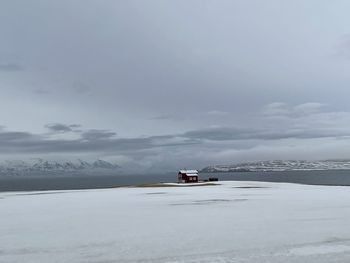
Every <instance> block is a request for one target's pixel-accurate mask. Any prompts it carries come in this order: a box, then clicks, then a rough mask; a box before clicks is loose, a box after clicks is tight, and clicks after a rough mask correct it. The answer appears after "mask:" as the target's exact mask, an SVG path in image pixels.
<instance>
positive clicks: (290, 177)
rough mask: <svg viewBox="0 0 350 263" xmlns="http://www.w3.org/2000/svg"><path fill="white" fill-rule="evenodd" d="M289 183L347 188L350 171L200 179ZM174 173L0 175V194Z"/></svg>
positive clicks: (165, 177) (171, 177)
mask: <svg viewBox="0 0 350 263" xmlns="http://www.w3.org/2000/svg"><path fill="white" fill-rule="evenodd" d="M208 177H218V178H219V180H237V181H263V182H289V183H300V184H314V185H344V186H346V185H350V171H344V170H341V171H334V170H333V171H284V172H235V173H201V174H200V179H202V180H204V179H207V178H208ZM176 179H177V173H176V172H174V173H165V174H148V175H115V176H111V175H108V176H107V175H85V176H84V175H69V176H53V175H48V176H0V191H34V190H71V189H91V188H109V187H116V186H126V185H135V184H144V183H158V182H174V181H176Z"/></svg>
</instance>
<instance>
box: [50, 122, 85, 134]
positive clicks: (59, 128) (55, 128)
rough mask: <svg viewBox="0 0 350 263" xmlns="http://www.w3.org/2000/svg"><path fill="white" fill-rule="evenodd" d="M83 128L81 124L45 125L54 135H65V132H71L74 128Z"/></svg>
mask: <svg viewBox="0 0 350 263" xmlns="http://www.w3.org/2000/svg"><path fill="white" fill-rule="evenodd" d="M79 127H81V126H80V125H79V124H70V125H66V124H62V123H49V124H46V125H45V128H47V129H48V130H50V132H54V133H65V132H71V131H73V129H74V128H79Z"/></svg>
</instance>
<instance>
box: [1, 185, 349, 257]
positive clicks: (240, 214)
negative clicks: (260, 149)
mask: <svg viewBox="0 0 350 263" xmlns="http://www.w3.org/2000/svg"><path fill="white" fill-rule="evenodd" d="M221 183H222V185H218V186H199V187H168V188H115V189H105V190H83V191H48V192H15V193H14V192H12V193H11V192H7V193H0V262H2V263H6V262H26V263H31V262H35V263H36V262H93V263H94V262H96V263H97V262H101V263H102V262H105V263H106V262H172V263H175V262H182V263H184V262H193V263H194V262H203V263H204V262H256V263H263V262H268V263H274V262H283V263H288V262H308V263H310V262H317V263H320V262H327V263H328V262H342V263H343V262H349V261H350V223H349V222H350V188H349V187H335V186H332V187H330V186H307V185H297V184H277V183H262V182H221Z"/></svg>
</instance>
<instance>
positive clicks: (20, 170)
mask: <svg viewBox="0 0 350 263" xmlns="http://www.w3.org/2000/svg"><path fill="white" fill-rule="evenodd" d="M120 168H121V167H120V166H119V165H117V164H113V163H110V162H107V161H104V160H96V161H93V162H87V161H83V160H80V159H78V160H75V161H48V160H43V159H35V160H33V161H31V162H25V161H21V160H15V161H4V162H1V163H0V175H33V174H45V173H50V174H52V173H54V174H65V173H82V174H88V173H96V172H99V173H112V172H115V171H118V169H120Z"/></svg>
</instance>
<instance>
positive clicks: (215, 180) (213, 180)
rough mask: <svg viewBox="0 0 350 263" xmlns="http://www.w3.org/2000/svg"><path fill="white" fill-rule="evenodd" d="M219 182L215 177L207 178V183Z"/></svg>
mask: <svg viewBox="0 0 350 263" xmlns="http://www.w3.org/2000/svg"><path fill="white" fill-rule="evenodd" d="M217 181H219V178H217V177H209V182H217Z"/></svg>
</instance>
